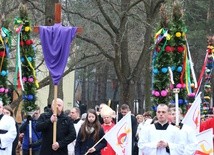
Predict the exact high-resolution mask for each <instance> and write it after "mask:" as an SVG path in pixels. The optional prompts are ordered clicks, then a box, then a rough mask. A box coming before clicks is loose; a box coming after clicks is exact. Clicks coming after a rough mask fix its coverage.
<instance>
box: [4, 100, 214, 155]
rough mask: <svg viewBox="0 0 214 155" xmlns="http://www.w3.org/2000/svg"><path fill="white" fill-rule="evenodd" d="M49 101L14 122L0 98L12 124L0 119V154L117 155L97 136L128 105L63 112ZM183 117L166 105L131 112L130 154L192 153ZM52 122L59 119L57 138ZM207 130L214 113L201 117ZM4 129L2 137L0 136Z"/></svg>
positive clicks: (192, 136) (212, 124) (191, 137)
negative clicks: (19, 121) (177, 121)
mask: <svg viewBox="0 0 214 155" xmlns="http://www.w3.org/2000/svg"><path fill="white" fill-rule="evenodd" d="M53 105H54V102H53V103H52V105H51V107H50V108H47V107H46V108H45V109H44V110H45V111H44V113H42V114H40V108H39V107H37V108H36V110H35V111H33V112H32V113H28V114H26V116H25V118H24V120H23V122H22V124H21V125H19V126H18V124H17V123H16V122H15V120H14V119H13V120H11V117H9V116H12V117H13V110H12V109H11V108H10V107H9V106H4V107H3V103H2V102H1V103H0V120H1V119H2V121H3V120H6V122H9V121H10V122H12V123H10V125H8V126H5V125H4V127H3V125H2V124H1V121H0V140H1V142H0V154H1V155H4V153H2V152H7V153H6V154H7V155H9V154H12V155H29V154H30V153H29V152H30V151H31V152H32V155H55V154H56V155H84V154H85V153H88V154H89V155H116V153H115V152H114V150H113V149H112V147H111V146H110V145H109V144H108V143H107V141H106V140H105V139H101V138H102V137H103V136H104V135H105V133H106V132H108V131H109V130H110V129H111V128H112V127H113V126H114V125H115V124H116V123H117V122H118V121H120V120H121V119H122V118H123V117H124V116H125V115H126V114H127V113H128V112H129V111H130V108H129V106H128V105H127V104H123V105H121V106H120V107H119V111H118V112H117V111H114V110H112V109H111V108H110V107H109V106H108V105H107V104H105V103H101V104H100V105H99V106H96V107H95V108H93V109H88V110H86V108H85V109H81V108H80V107H73V108H71V109H66V110H65V109H64V108H63V107H64V103H63V101H62V100H61V99H57V104H56V108H57V114H54V113H53ZM117 114H118V115H117ZM5 115H9V116H5ZM1 117H2V118H1ZM183 117H184V116H183V114H182V111H181V110H180V111H179V121H180V123H179V125H175V124H176V112H175V107H174V106H172V105H170V106H168V105H165V104H160V105H159V106H158V107H157V111H156V115H155V116H152V113H151V111H146V112H144V113H143V114H137V115H136V116H135V115H134V114H132V115H131V125H132V155H149V154H151V155H152V154H154V153H155V154H157V155H159V154H160V155H161V154H175V155H179V154H185V155H191V154H193V153H194V151H195V150H196V146H197V141H196V136H195V134H194V132H193V131H192V129H191V128H190V127H188V126H186V125H184V124H182V123H181V121H182V119H183ZM54 122H57V126H56V131H57V132H56V138H55V139H56V141H55V142H53V128H54ZM209 128H212V129H213V130H214V117H213V114H210V115H209V117H206V118H204V117H203V118H202V121H201V126H200V131H204V130H206V129H209ZM3 131H7V133H6V134H7V135H6V134H5V137H6V136H7V139H5V140H4V137H2V135H1V132H3ZM8 137H9V138H8ZM181 137H182V138H181ZM4 141H5V142H4ZM98 141H99V143H98V144H96V143H97V142H98ZM95 144H96V145H95ZM186 144H188V145H186ZM8 152H10V153H9V154H8ZM6 154H5V155H6Z"/></svg>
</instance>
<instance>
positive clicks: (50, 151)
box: [36, 98, 76, 155]
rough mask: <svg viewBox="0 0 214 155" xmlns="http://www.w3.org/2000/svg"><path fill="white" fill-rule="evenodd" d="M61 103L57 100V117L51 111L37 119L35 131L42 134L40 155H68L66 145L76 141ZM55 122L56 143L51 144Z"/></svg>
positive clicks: (70, 123)
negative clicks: (55, 123)
mask: <svg viewBox="0 0 214 155" xmlns="http://www.w3.org/2000/svg"><path fill="white" fill-rule="evenodd" d="M63 105H64V103H63V101H62V100H61V99H59V98H57V105H56V106H57V115H55V114H53V109H54V101H53V102H52V106H51V108H52V111H50V112H48V113H43V114H41V116H40V117H39V119H38V122H37V125H36V129H37V131H39V132H42V146H41V150H40V155H68V149H67V145H68V144H69V143H71V142H73V141H74V140H75V139H76V132H75V129H74V125H73V123H72V121H71V119H70V118H69V117H67V116H66V115H64V113H63ZM54 122H57V133H56V142H55V143H54V144H53V123H54Z"/></svg>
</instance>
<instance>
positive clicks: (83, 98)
mask: <svg viewBox="0 0 214 155" xmlns="http://www.w3.org/2000/svg"><path fill="white" fill-rule="evenodd" d="M81 94H82V95H81V101H82V103H83V104H86V105H87V103H86V67H85V68H84V69H83V76H82V93H81Z"/></svg>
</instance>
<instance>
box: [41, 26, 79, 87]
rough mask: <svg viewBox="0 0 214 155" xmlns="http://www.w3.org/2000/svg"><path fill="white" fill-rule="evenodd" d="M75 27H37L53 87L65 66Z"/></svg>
mask: <svg viewBox="0 0 214 155" xmlns="http://www.w3.org/2000/svg"><path fill="white" fill-rule="evenodd" d="M76 31H77V28H76V27H64V26H62V25H61V23H59V24H54V26H39V33H40V40H41V43H42V50H43V55H44V58H45V63H46V66H47V68H48V70H49V71H50V73H51V77H52V80H53V84H54V85H58V83H59V81H60V79H61V77H62V75H63V72H64V69H65V66H66V64H67V60H68V56H69V52H70V45H71V42H72V40H73V38H74V37H75V34H76Z"/></svg>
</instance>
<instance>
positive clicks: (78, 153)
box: [75, 127, 107, 155]
mask: <svg viewBox="0 0 214 155" xmlns="http://www.w3.org/2000/svg"><path fill="white" fill-rule="evenodd" d="M104 135H105V133H104V130H103V128H102V127H101V128H100V131H99V138H102V137H103V136H104ZM93 136H94V131H93V132H92V133H91V134H90V135H89V137H88V138H87V139H86V140H85V141H82V134H81V129H80V130H79V133H78V136H77V139H76V145H75V155H84V154H85V153H86V152H87V151H88V149H90V148H91V147H93V146H94V144H95V143H96V142H95V141H94V139H93ZM106 145H107V142H106V140H105V139H103V140H101V142H99V143H98V144H97V145H96V146H95V149H96V151H95V152H93V153H88V155H101V149H102V148H104V147H105V146H106Z"/></svg>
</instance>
